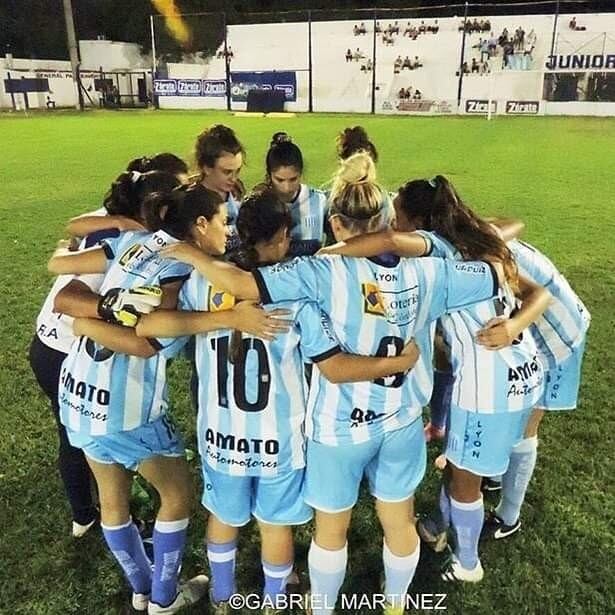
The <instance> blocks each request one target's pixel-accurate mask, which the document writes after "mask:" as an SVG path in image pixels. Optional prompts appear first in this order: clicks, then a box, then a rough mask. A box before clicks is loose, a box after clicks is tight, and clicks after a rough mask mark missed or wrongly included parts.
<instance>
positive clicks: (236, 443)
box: [205, 429, 280, 455]
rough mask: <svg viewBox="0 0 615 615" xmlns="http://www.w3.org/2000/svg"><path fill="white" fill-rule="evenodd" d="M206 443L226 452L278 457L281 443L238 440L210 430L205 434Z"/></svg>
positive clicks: (253, 439) (252, 439) (251, 439)
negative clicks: (263, 454) (264, 454)
mask: <svg viewBox="0 0 615 615" xmlns="http://www.w3.org/2000/svg"><path fill="white" fill-rule="evenodd" d="M205 441H206V442H208V443H209V444H213V445H214V446H216V447H217V448H220V449H222V450H225V451H237V452H238V453H256V454H257V455H258V454H260V453H266V454H267V455H277V454H278V453H279V452H280V443H279V442H278V441H277V440H260V439H257V438H236V437H235V436H233V435H224V434H221V433H220V432H218V431H216V432H214V430H213V429H208V430H207V431H206V432H205Z"/></svg>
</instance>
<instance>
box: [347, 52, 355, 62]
mask: <svg viewBox="0 0 615 615" xmlns="http://www.w3.org/2000/svg"><path fill="white" fill-rule="evenodd" d="M352 57H353V56H352V51H350V49H348V50H347V51H346V62H352Z"/></svg>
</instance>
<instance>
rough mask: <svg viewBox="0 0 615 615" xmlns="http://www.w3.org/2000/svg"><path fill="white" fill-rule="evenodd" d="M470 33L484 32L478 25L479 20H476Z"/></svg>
mask: <svg viewBox="0 0 615 615" xmlns="http://www.w3.org/2000/svg"><path fill="white" fill-rule="evenodd" d="M470 32H482V26H481V25H480V24H479V23H478V19H476V17H475V18H474V21H473V22H472V26H471V30H470Z"/></svg>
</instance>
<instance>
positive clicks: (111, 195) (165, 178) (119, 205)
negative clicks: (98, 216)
mask: <svg viewBox="0 0 615 615" xmlns="http://www.w3.org/2000/svg"><path fill="white" fill-rule="evenodd" d="M179 185H180V182H179V180H178V179H177V177H176V176H175V175H174V174H172V173H165V172H163V171H149V172H147V173H141V172H139V171H125V172H124V173H121V174H120V175H119V176H118V177H117V179H116V180H115V181H114V182H113V183H112V184H111V187H110V188H109V190H108V192H107V194H105V197H104V199H103V206H104V208H105V209H106V210H107V213H108V214H109V215H122V216H128V217H129V218H134V219H136V220H138V219H140V218H141V207H142V205H143V202H144V200H145V199H146V198H147V196H148V195H150V194H152V193H154V192H170V191H171V190H173V189H174V188H176V187H177V186H179Z"/></svg>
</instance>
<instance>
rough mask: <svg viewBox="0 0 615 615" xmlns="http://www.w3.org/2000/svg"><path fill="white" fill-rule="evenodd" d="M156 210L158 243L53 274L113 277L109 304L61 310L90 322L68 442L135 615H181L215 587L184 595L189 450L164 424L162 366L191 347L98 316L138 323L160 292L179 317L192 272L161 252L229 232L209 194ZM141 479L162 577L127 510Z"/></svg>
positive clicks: (153, 225) (115, 248)
mask: <svg viewBox="0 0 615 615" xmlns="http://www.w3.org/2000/svg"><path fill="white" fill-rule="evenodd" d="M147 212H148V216H147V219H148V227H149V228H150V229H152V230H155V232H154V233H153V234H152V233H144V232H143V233H142V232H137V233H126V234H124V235H123V236H122V237H120V238H119V239H116V240H108V241H107V242H106V243H105V244H104V246H103V247H102V248H95V249H93V250H89V251H86V252H82V253H80V254H76V255H57V256H54V257H53V258H52V260H51V261H50V269H51V270H52V271H53V272H54V273H68V272H72V273H79V274H83V273H99V272H106V273H105V278H104V281H103V284H102V286H101V293H103V294H102V299H101V298H99V297H97V296H95V295H94V296H92V297H86V296H80V297H77V299H76V302H75V304H74V305H73V309H72V310H71V311H69V310H67V309H65V310H64V311H67V312H68V313H71V315H73V316H77V315H78V316H85V317H86V318H77V319H76V320H75V324H74V329H75V334H76V335H78V336H79V342H78V343H76V344H74V345H73V346H72V347H71V350H70V352H69V354H68V357H67V359H66V361H65V362H64V364H63V366H62V376H61V381H60V390H59V402H60V410H61V418H62V422H63V424H64V425H65V426H66V429H67V433H68V437H69V440H70V441H71V443H72V444H73V445H74V446H77V447H79V448H82V449H83V450H84V453H85V455H86V457H87V460H88V463H89V465H90V467H91V469H92V472H93V473H94V477H95V479H96V482H97V484H98V488H99V492H100V503H101V521H102V526H103V532H104V535H105V539H106V540H107V544H108V545H109V548H110V549H111V551H112V552H113V554H114V555H115V557H116V559H117V560H118V562H119V564H120V565H121V566H122V568H123V570H124V573H125V575H126V577H127V579H128V581H129V583H130V585H131V587H132V589H133V606H134V607H135V608H136V609H137V610H145V609H147V610H148V613H150V614H158V613H175V612H176V611H177V610H179V609H180V608H182V607H183V606H185V605H187V604H191V603H193V602H196V601H197V600H198V599H199V598H200V597H201V596H202V595H203V593H204V592H205V587H206V583H207V578H206V577H204V576H203V575H199V576H197V577H195V578H194V579H191V580H190V581H188V582H187V583H185V584H184V585H182V586H180V587H179V589H178V586H177V578H178V574H179V568H180V565H181V559H182V552H183V547H184V543H185V537H186V529H187V526H188V516H189V513H190V501H191V497H190V493H191V488H192V487H191V484H190V480H189V475H188V469H187V465H186V462H185V459H184V456H183V446H182V444H181V441H180V439H179V437H178V435H177V434H176V433H175V429H174V427H173V424H172V423H171V421H170V420H169V418H168V417H167V415H166V409H167V406H168V401H167V393H166V382H165V381H166V376H165V365H166V361H167V359H168V358H170V357H172V356H173V355H174V354H175V353H176V352H177V351H178V350H179V346H181V343H182V340H159V339H148V340H146V339H142V338H138V337H137V336H136V335H135V333H134V330H132V329H128V328H126V327H123V328H119V327H117V326H115V325H111V324H108V323H107V322H103V320H100V319H97V318H96V316H102V317H103V318H104V319H108V320H112V321H114V322H118V321H119V322H124V323H130V324H134V322H135V320H136V315H135V313H134V310H132V309H131V306H130V304H129V305H125V304H124V303H125V301H127V300H130V299H132V298H133V297H134V295H135V294H136V295H139V293H145V294H147V293H148V292H149V293H153V292H154V291H153V290H152V289H151V285H154V286H155V287H160V289H162V291H161V292H162V302H161V306H162V307H166V308H173V307H175V305H176V298H177V293H178V290H179V287H180V285H181V283H182V281H183V280H184V279H186V278H187V277H188V275H189V273H190V267H186V266H185V265H183V264H180V265H179V266H178V263H176V262H172V261H169V260H168V259H165V258H162V257H161V256H160V253H159V252H160V249H161V248H162V247H164V246H166V245H169V244H171V243H175V242H177V241H178V239H188V240H190V241H193V242H194V243H195V244H196V245H197V246H199V247H200V248H201V249H203V250H206V251H208V252H210V253H213V254H223V253H224V251H225V245H226V237H227V227H226V205H225V204H224V203H223V202H222V199H221V197H220V196H219V195H217V194H216V193H214V192H211V191H209V190H207V189H206V188H204V187H203V186H201V185H195V186H192V187H189V188H188V189H186V190H185V191H184V190H181V191H179V192H178V191H175V192H174V193H173V195H172V196H168V197H164V198H161V197H160V198H156V199H155V200H154V201H153V202H151V203H149V204H148V206H147ZM161 212H162V213H164V221H163V220H162V219H161ZM135 284H138V285H139V288H134V286H135ZM142 284H147V285H149V286H147V287H143V286H140V285H142ZM60 295H62V293H60ZM60 295H59V296H58V298H59V299H60ZM123 302H124V303H123ZM234 315H236V314H234V311H232V310H231V311H230V312H229V313H228V315H225V316H226V317H222V316H221V317H219V318H217V319H212V318H210V319H209V320H210V324H211V325H212V328H216V327H218V326H220V324H222V325H223V326H233V327H235V326H240V325H238V323H237V322H233V321H234V320H235V319H234V318H233V316H234ZM229 319H230V320H229ZM135 469H136V470H138V472H139V473H140V474H142V475H143V476H144V478H146V480H148V481H149V482H150V483H151V484H152V485H153V486H154V487H155V488H156V489H157V490H158V492H159V494H160V500H161V506H160V510H159V512H158V516H157V519H156V524H155V526H154V535H153V542H154V569H153V572H152V570H151V568H150V562H149V561H148V559H147V557H146V556H145V552H144V550H143V544H142V542H141V539H140V537H139V535H138V532H137V531H136V528H135V526H134V524H133V523H132V522H131V520H130V515H129V510H128V496H129V485H130V476H131V475H130V472H129V470H135Z"/></svg>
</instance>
